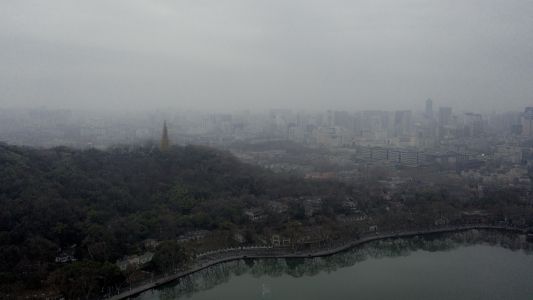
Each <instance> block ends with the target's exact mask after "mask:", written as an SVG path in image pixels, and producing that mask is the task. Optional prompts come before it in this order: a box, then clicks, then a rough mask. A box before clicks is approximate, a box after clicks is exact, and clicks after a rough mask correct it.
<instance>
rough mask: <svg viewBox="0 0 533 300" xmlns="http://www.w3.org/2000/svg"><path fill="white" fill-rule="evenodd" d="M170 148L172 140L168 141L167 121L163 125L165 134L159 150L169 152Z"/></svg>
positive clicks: (162, 136)
mask: <svg viewBox="0 0 533 300" xmlns="http://www.w3.org/2000/svg"><path fill="white" fill-rule="evenodd" d="M169 148H170V140H169V139H168V129H167V122H166V121H165V122H164V123H163V134H162V135H161V144H160V145H159V149H161V151H167V150H168V149H169Z"/></svg>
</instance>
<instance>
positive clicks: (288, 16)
mask: <svg viewBox="0 0 533 300" xmlns="http://www.w3.org/2000/svg"><path fill="white" fill-rule="evenodd" d="M428 97H431V98H432V99H434V102H435V106H438V105H451V106H454V107H456V108H457V109H467V110H478V111H491V110H522V108H523V106H526V105H533V1H531V0H522V1H520V0H500V1H496V0H483V1H482V0H479V1H468V0H465V1H461V0H453V1H451V0H442V1H441V0H427V1H422V0H362V1H361V0H262V1H256V0H210V1H206V0H187V1H185V0H172V1H171V0H83V1H78V0H46V1H43V0H1V1H0V107H20V106H22V107H24V106H26V107H28V106H47V107H49V108H84V109H85V108H91V109H92V108H102V107H109V108H113V109H122V108H124V109H125V108H129V109H159V108H166V107H170V108H177V109H191V108H193V109H206V108H207V109H224V110H228V109H264V108H292V109H346V110H363V109H390V110H393V109H400V108H408V109H417V108H418V109H423V105H424V101H425V99H427V98H428Z"/></svg>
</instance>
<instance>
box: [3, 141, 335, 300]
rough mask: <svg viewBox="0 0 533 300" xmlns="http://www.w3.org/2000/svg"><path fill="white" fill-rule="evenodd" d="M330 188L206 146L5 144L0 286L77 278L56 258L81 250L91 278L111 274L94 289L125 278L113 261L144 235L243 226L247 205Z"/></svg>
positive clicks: (22, 286) (9, 287) (79, 256)
mask: <svg viewBox="0 0 533 300" xmlns="http://www.w3.org/2000/svg"><path fill="white" fill-rule="evenodd" d="M326 186H329V187H330V188H332V189H335V187H334V184H333V183H330V184H323V186H322V187H319V186H318V185H317V184H316V183H309V182H305V181H303V180H301V179H297V178H291V177H283V176H281V177H280V176H279V175H276V176H274V175H273V174H271V173H269V172H267V171H264V170H261V169H259V168H256V167H253V166H250V165H246V164H243V163H240V162H239V161H237V160H236V159H235V158H234V157H233V156H231V155H230V154H228V153H225V152H221V151H216V150H213V149H209V148H204V147H194V146H187V147H173V148H171V149H170V150H169V151H167V152H160V151H159V150H157V149H153V148H143V147H137V148H115V149H111V150H107V151H99V150H73V149H69V148H64V147H60V148H54V149H32V148H24V147H14V146H8V145H5V144H2V145H0V207H1V210H0V282H1V284H0V289H1V291H2V292H4V293H10V292H16V291H17V290H28V289H40V288H43V286H46V285H49V284H50V282H51V280H52V281H53V282H56V281H57V280H60V279H58V278H61V276H63V277H64V276H66V275H65V274H68V273H69V272H75V271H73V270H71V269H72V266H70V267H68V268H67V267H62V265H61V264H58V263H56V262H55V258H56V257H57V255H58V253H60V252H61V249H63V250H64V249H74V250H72V251H74V252H75V253H74V256H75V257H76V258H77V259H78V260H79V261H83V262H84V264H83V265H82V266H81V267H83V268H85V269H87V270H88V271H87V272H89V273H90V272H93V273H94V274H96V273H98V272H104V273H105V274H99V273H98V274H99V275H98V276H96V277H98V278H103V279H102V281H103V282H102V283H94V284H96V285H101V284H104V283H109V282H112V281H114V280H121V279H120V278H118V277H120V276H119V274H118V275H117V274H116V270H114V267H115V266H114V265H111V264H114V262H115V261H116V260H117V259H118V258H120V257H122V256H124V255H125V254H131V253H135V252H136V251H137V248H138V247H139V244H140V242H141V241H143V240H145V239H148V238H153V239H158V240H170V239H175V238H176V237H177V236H179V235H180V234H182V233H184V232H186V231H187V230H191V229H207V230H213V229H216V228H219V227H220V226H228V223H229V224H231V223H233V224H240V223H242V222H244V221H245V220H244V219H243V218H244V217H243V214H242V210H243V208H244V207H246V206H247V205H248V204H249V203H250V202H254V201H261V200H262V199H271V198H277V197H280V196H281V195H283V196H300V195H310V194H317V193H327V188H326V189H324V187H326ZM106 262H107V263H108V264H105V263H106ZM78 265H81V264H80V263H78ZM57 270H62V272H63V273H61V274H57ZM78 271H79V270H78ZM51 274H52V275H54V276H55V277H54V278H50V277H51ZM91 274H92V273H91ZM67 277H68V276H67ZM108 277H109V278H108ZM54 280H55V281H54Z"/></svg>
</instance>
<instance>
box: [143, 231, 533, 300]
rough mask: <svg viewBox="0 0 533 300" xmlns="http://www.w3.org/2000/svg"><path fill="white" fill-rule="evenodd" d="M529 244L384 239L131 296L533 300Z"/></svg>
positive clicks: (247, 264)
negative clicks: (338, 250) (338, 252)
mask: <svg viewBox="0 0 533 300" xmlns="http://www.w3.org/2000/svg"><path fill="white" fill-rule="evenodd" d="M532 249H533V246H532V245H531V243H527V242H526V241H525V239H524V237H523V236H520V235H514V234H504V233H498V232H484V231H482V232H479V231H468V232H462V233H455V234H445V235H434V236H429V237H427V236H426V237H414V238H409V239H394V240H385V241H379V242H374V243H370V244H367V245H365V246H362V247H359V248H355V249H352V250H350V251H347V252H344V253H340V254H336V255H333V256H331V257H326V258H314V259H301V260H285V259H271V260H255V261H253V260H247V261H244V260H241V261H235V262H230V263H225V264H221V265H217V266H214V267H212V268H209V269H207V270H204V271H202V272H198V273H196V274H193V275H191V276H189V277H187V278H184V279H182V280H180V281H178V282H175V283H173V284H171V285H168V286H165V287H162V288H159V289H156V290H152V291H148V292H145V293H144V294H142V295H140V296H139V297H138V298H137V299H138V300H153V299H193V300H206V299H217V300H218V299H237V300H240V299H306V300H308V299H331V300H333V299H533V255H532V254H533V251H532Z"/></svg>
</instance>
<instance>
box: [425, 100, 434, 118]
mask: <svg viewBox="0 0 533 300" xmlns="http://www.w3.org/2000/svg"><path fill="white" fill-rule="evenodd" d="M426 117H427V118H429V119H433V100H431V98H428V99H427V100H426Z"/></svg>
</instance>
